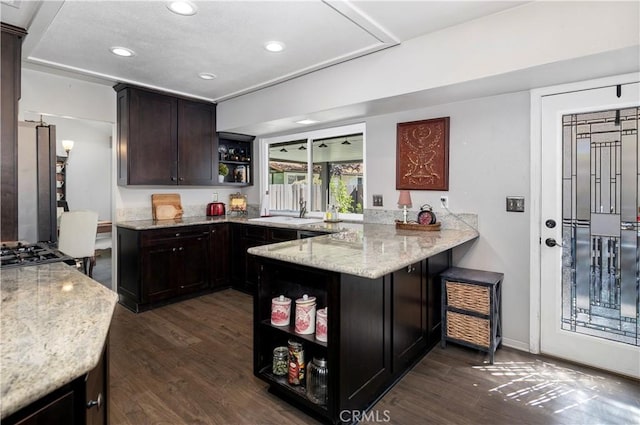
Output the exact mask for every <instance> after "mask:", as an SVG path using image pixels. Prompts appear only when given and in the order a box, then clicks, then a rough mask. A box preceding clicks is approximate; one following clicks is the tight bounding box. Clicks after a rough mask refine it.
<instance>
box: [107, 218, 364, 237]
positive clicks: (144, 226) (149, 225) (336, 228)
mask: <svg viewBox="0 0 640 425" xmlns="http://www.w3.org/2000/svg"><path fill="white" fill-rule="evenodd" d="M318 220H319V221H317V222H313V223H306V224H288V223H271V222H266V221H252V220H251V219H249V218H245V217H233V216H219V217H207V216H200V217H183V218H181V219H177V220H129V221H119V222H117V223H116V226H118V227H124V228H127V229H132V230H152V229H164V228H171V227H181V226H196V225H200V224H215V223H240V224H251V225H254V226H266V227H279V228H285V229H296V230H311V231H318V232H331V233H334V232H342V231H345V230H352V229H356V230H357V229H360V230H361V229H362V223H356V222H347V221H341V222H338V223H326V222H324V221H322V219H318Z"/></svg>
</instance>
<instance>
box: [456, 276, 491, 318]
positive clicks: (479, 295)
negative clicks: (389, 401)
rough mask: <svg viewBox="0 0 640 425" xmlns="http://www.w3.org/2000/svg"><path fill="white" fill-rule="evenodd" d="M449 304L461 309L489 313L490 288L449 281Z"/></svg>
mask: <svg viewBox="0 0 640 425" xmlns="http://www.w3.org/2000/svg"><path fill="white" fill-rule="evenodd" d="M447 305H448V306H450V307H455V308H459V309H461V310H468V311H473V312H476V313H480V314H489V308H490V301H489V288H487V287H486V286H478V285H469V284H466V283H460V282H449V281H447Z"/></svg>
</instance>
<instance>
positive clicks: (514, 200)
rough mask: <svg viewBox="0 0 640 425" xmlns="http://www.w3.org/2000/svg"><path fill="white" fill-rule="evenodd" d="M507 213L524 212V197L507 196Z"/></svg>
mask: <svg viewBox="0 0 640 425" xmlns="http://www.w3.org/2000/svg"><path fill="white" fill-rule="evenodd" d="M507 211H510V212H524V196H507Z"/></svg>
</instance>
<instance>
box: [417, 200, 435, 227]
mask: <svg viewBox="0 0 640 425" xmlns="http://www.w3.org/2000/svg"><path fill="white" fill-rule="evenodd" d="M435 223H436V214H435V213H434V212H433V208H431V205H429V204H424V205H423V206H421V207H420V212H419V213H418V224H435Z"/></svg>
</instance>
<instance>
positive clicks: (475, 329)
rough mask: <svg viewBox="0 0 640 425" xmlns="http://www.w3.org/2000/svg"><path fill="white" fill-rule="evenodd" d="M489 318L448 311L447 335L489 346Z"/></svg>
mask: <svg viewBox="0 0 640 425" xmlns="http://www.w3.org/2000/svg"><path fill="white" fill-rule="evenodd" d="M490 334H491V332H490V329H489V320H487V319H480V318H479V317H474V316H467V315H465V314H459V313H456V312H453V311H447V337H449V338H455V339H459V340H461V341H466V342H470V343H472V344H475V345H479V346H481V347H485V348H489V342H490Z"/></svg>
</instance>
